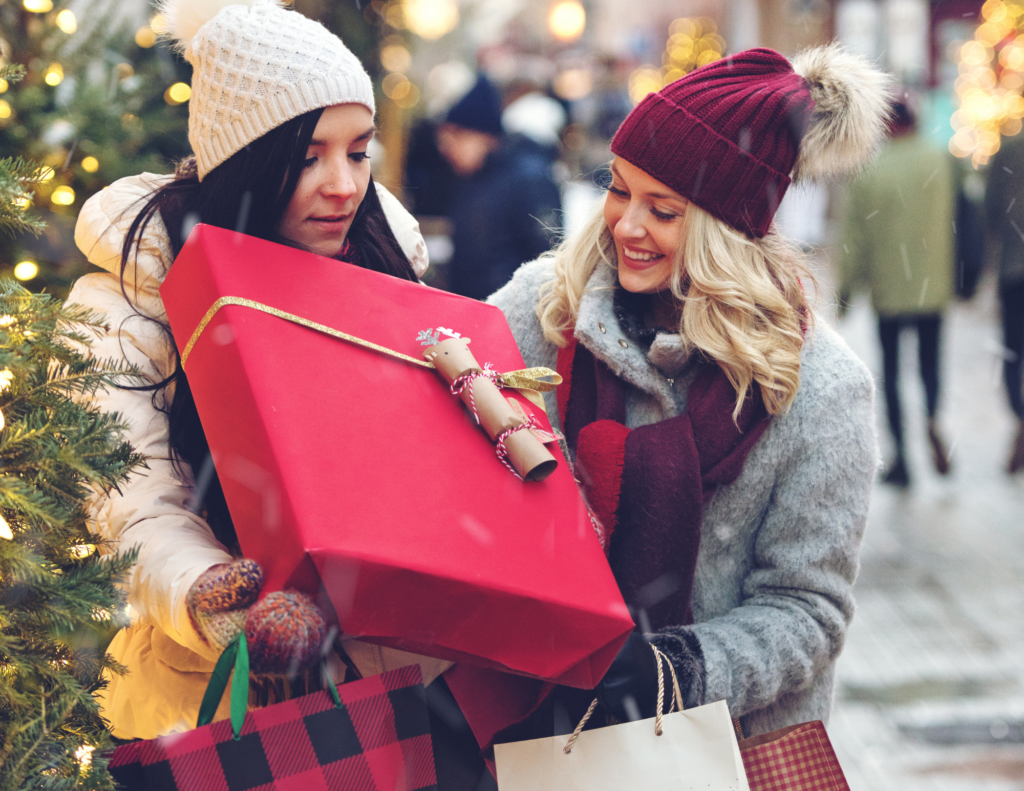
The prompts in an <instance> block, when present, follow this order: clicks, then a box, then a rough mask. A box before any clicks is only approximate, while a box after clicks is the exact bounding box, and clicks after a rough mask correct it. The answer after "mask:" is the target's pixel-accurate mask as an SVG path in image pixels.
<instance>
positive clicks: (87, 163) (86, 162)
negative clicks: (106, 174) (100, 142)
mask: <svg viewBox="0 0 1024 791" xmlns="http://www.w3.org/2000/svg"><path fill="white" fill-rule="evenodd" d="M99 169H100V161H99V160H98V159H96V157H85V158H84V159H83V160H82V170H84V171H85V172H86V173H95V172H96V171H97V170H99Z"/></svg>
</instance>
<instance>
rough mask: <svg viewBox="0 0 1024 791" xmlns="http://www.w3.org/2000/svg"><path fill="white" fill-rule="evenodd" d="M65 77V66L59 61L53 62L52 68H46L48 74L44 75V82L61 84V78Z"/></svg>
mask: <svg viewBox="0 0 1024 791" xmlns="http://www.w3.org/2000/svg"><path fill="white" fill-rule="evenodd" d="M63 79H64V67H63V66H61V65H60V64H59V63H51V64H50V68H48V69H47V70H46V74H44V75H43V82H45V83H46V84H47V85H60V83H61V80H63Z"/></svg>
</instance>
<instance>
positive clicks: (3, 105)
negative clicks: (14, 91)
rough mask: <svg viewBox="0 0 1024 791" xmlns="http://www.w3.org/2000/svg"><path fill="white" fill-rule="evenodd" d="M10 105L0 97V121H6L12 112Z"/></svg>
mask: <svg viewBox="0 0 1024 791" xmlns="http://www.w3.org/2000/svg"><path fill="white" fill-rule="evenodd" d="M12 112H13V111H12V110H11V105H10V104H8V103H7V102H6V101H5V100H3V99H0V121H6V120H7V119H8V118H10V117H11V114H12Z"/></svg>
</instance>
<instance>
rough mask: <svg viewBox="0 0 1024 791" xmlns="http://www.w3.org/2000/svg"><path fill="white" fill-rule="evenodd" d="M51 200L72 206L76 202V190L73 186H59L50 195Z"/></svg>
mask: <svg viewBox="0 0 1024 791" xmlns="http://www.w3.org/2000/svg"><path fill="white" fill-rule="evenodd" d="M50 201H51V202H52V203H56V204H57V205H58V206H70V205H71V204H72V203H74V202H75V191H74V190H73V189H71V187H67V186H63V185H62V186H60V187H57V189H55V190H54V191H53V193H52V194H51V195H50Z"/></svg>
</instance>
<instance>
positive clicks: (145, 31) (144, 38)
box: [135, 25, 156, 49]
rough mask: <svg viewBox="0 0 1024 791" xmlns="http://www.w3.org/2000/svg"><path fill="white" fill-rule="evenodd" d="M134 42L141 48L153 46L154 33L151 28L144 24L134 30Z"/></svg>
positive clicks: (154, 42) (154, 41)
mask: <svg viewBox="0 0 1024 791" xmlns="http://www.w3.org/2000/svg"><path fill="white" fill-rule="evenodd" d="M135 43H136V44H138V45H139V46H140V47H142V49H149V48H150V47H152V46H154V45H155V44H156V33H154V32H153V28H151V27H150V26H149V25H145V26H144V27H140V28H139V29H138V30H136V31H135Z"/></svg>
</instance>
